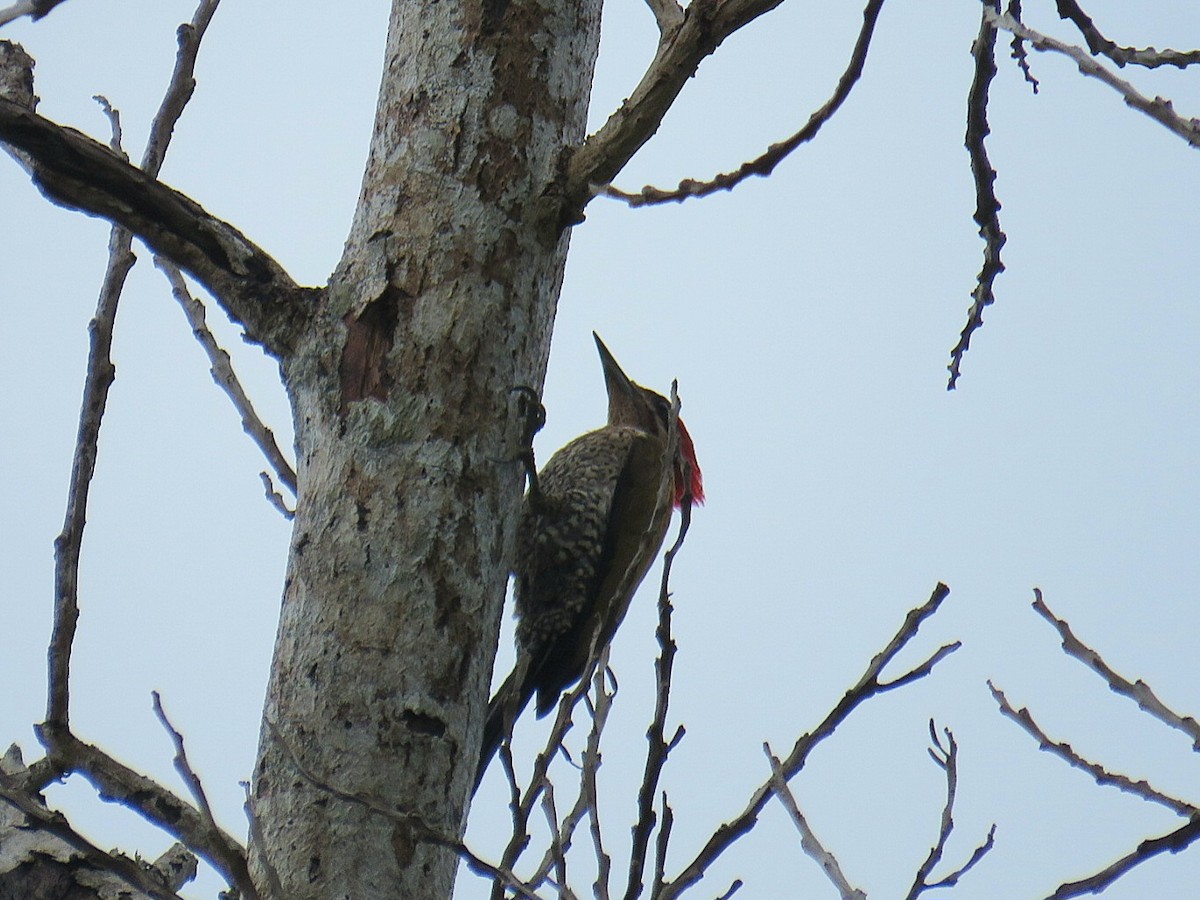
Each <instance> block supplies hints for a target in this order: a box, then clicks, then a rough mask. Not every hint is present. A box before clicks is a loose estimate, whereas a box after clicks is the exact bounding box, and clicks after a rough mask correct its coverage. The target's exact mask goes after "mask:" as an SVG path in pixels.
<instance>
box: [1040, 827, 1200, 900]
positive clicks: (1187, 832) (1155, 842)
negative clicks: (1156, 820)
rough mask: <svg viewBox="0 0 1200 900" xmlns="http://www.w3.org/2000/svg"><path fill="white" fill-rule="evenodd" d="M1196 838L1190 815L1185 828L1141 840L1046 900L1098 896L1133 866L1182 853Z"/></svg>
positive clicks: (1198, 831)
mask: <svg viewBox="0 0 1200 900" xmlns="http://www.w3.org/2000/svg"><path fill="white" fill-rule="evenodd" d="M1197 838H1200V816H1193V817H1192V818H1191V820H1189V821H1188V823H1187V824H1186V825H1183V826H1182V827H1180V828H1177V829H1175V830H1174V831H1172V832H1171V833H1170V834H1164V835H1163V836H1162V837H1157V838H1148V839H1147V840H1144V841H1142V842H1141V843H1140V844H1138V845H1137V847H1136V848H1135V849H1134V850H1133V851H1132V852H1131V853H1128V854H1126V855H1125V856H1123V857H1121V858H1120V859H1118V860H1117V861H1116V862H1114V863H1113V864H1112V865H1109V866H1106V867H1105V868H1103V869H1101V870H1100V871H1099V872H1097V873H1096V874H1095V875H1092V876H1090V877H1088V878H1084V879H1082V880H1080V881H1072V882H1069V883H1067V884H1064V885H1060V886H1059V888H1058V890H1056V891H1055V892H1054V893H1053V894H1051V895H1050V896H1049V897H1048V898H1047V900H1067V898H1068V897H1080V896H1082V895H1084V894H1099V893H1100V892H1101V891H1103V890H1104V889H1105V888H1107V887H1108V886H1109V885H1110V884H1112V883H1113V882H1114V881H1116V880H1117V879H1118V878H1120V877H1121V876H1122V875H1124V874H1125V873H1126V872H1128V871H1129V870H1130V869H1132V868H1133V867H1134V866H1138V865H1141V864H1142V863H1144V862H1145V861H1146V860H1148V859H1153V858H1154V857H1155V856H1158V854H1160V853H1166V852H1169V853H1178V852H1179V851H1180V850H1186V849H1187V848H1188V847H1190V846H1191V845H1192V843H1193V842H1194V841H1195V840H1196V839H1197Z"/></svg>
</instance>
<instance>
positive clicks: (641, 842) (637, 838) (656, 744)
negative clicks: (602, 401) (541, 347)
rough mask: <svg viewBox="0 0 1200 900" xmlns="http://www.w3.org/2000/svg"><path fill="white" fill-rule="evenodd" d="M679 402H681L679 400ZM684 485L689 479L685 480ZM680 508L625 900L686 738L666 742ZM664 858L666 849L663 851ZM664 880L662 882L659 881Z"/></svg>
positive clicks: (641, 868) (667, 559)
mask: <svg viewBox="0 0 1200 900" xmlns="http://www.w3.org/2000/svg"><path fill="white" fill-rule="evenodd" d="M675 399H676V400H678V398H677V397H676V398H675ZM673 409H674V411H675V420H677V419H678V403H676V404H674V405H673ZM683 481H684V484H685V485H686V484H687V483H688V479H687V478H684V479H683ZM683 500H684V502H683V503H682V505H681V506H680V508H679V512H680V518H679V534H678V536H677V537H676V538H675V543H674V544H673V545H672V547H671V549H669V550H668V551H667V552H666V555H665V556H664V558H663V573H662V580H661V582H660V583H659V590H658V627H657V628H656V630H655V638H656V639H657V641H658V647H659V653H658V658H657V659H656V660H655V661H654V676H655V685H656V690H655V700H654V716H653V718H652V719H651V721H650V726H649V727H648V728H647V729H646V741H647V744H648V746H647V748H646V764H645V767H644V768H643V771H642V782H641V785H640V786H639V787H638V798H637V808H638V817H637V821H636V822H635V823H634V826H633V840H632V842H631V846H630V854H629V880H628V882H627V884H626V888H625V900H634V898H635V897H637V896H638V895H639V894H640V893H641V891H642V876H643V873H644V872H645V867H646V853H647V849H648V847H649V844H650V836H651V834H652V832H653V830H654V825H655V814H654V798H655V797H656V796H657V795H658V785H659V781H660V780H661V778H662V770H663V767H664V766H665V765H666V762H667V755H668V754H669V753H670V751H671V749H672V748H673V747H674V746H675V745H676V744H677V743H678V741H679V740H680V739H681V738H682V734H677V736H676V737H675V738H672V740H671V741H670V742H668V741H667V739H666V724H667V710H668V707H669V705H670V702H671V675H672V672H673V671H674V667H675V652H676V650H677V649H678V648H677V646H676V644H675V639H674V637H672V635H671V613H672V611H673V607H672V606H671V588H670V580H671V566H672V564H673V563H674V562H675V555H676V554H677V553H678V552H679V550H680V549H681V548H682V547H683V541H684V539H685V538H686V537H687V532H688V527H689V525H690V524H691V512H692V502H691V497H688V496H685V497H684V498H683ZM662 852H663V854H664V855H665V853H666V848H665V847H664V848H663V851H662ZM659 880H661V879H659Z"/></svg>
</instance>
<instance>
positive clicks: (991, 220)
mask: <svg viewBox="0 0 1200 900" xmlns="http://www.w3.org/2000/svg"><path fill="white" fill-rule="evenodd" d="M999 8H1000V0H984V4H983V18H982V20H981V21H980V23H979V34H978V36H977V37H976V38H975V43H974V44H973V45H972V46H971V55H972V56H974V57H975V76H974V78H973V79H972V80H971V90H970V92H969V93H968V95H967V138H966V146H967V153H968V154H969V156H970V159H971V175H972V176H973V177H974V179H975V216H974V218H975V224H977V225H978V226H979V236H980V237H981V238H983V266H982V268H980V270H979V275H978V276H977V277H976V280H975V289H974V290H973V291H972V292H971V306H970V308H969V309H968V310H967V323H966V325H964V326H963V330H962V332H961V334H959V336H958V343H957V344H955V345H954V349H952V350H951V351H950V365H949V367H948V368H949V371H950V380H949V382H948V383H947V385H946V389H947V390H950V391H952V390H954V388H955V385H956V384H957V383H958V377H959V375H960V374H961V368H962V360H963V355H964V354H965V353H966V352H967V350H968V348H969V347H970V346H971V337H972V335H974V334H975V332H976V331H977V330H979V329H980V328H982V327H983V311H984V309H986V308H987V307H988V306H991V305H992V303H994V302H995V300H996V297H995V294H994V293H993V291H992V285H993V283H994V282H995V280H996V276H997V275H999V274H1000V273H1001V272H1003V271H1004V263H1003V262H1001V260H1000V250H1001V249H1002V248H1003V247H1004V242H1005V241H1006V240H1007V238H1006V237H1005V234H1004V232H1003V231H1002V230H1001V228H1000V201H999V200H997V199H996V170H995V169H994V168H992V164H991V161H990V160H989V159H988V154H987V147H986V146H984V139H985V138H986V137H987V136H988V134H990V133H991V128H990V127H989V126H988V89H989V87H990V86H991V83H992V79H993V78H994V77H995V76H996V25H995V20H994V14H995V12H996V11H997V10H999Z"/></svg>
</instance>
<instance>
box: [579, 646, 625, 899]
mask: <svg viewBox="0 0 1200 900" xmlns="http://www.w3.org/2000/svg"><path fill="white" fill-rule="evenodd" d="M605 656H606V659H605V665H604V667H603V668H600V667H599V666H597V667H596V676H595V678H593V680H592V684H593V693H594V694H595V697H596V702H595V703H594V704H593V705H592V728H591V731H590V732H589V734H588V740H587V746H586V747H585V748H584V751H583V771H582V772H580V776H579V779H580V793H581V794H582V795H583V797H584V798H585V805H586V807H587V818H588V832H589V834H591V836H592V850H593V851H594V852H595V855H596V880H595V882H594V886H593V895H594V896H595V898H596V900H609V876H610V874H611V872H612V857H611V856H610V855H609V854H608V851H606V850H605V849H604V837H603V835H602V834H601V833H600V791H599V787H598V785H597V784H596V774H597V772H599V770H600V763H601V757H600V737H601V735H602V734H603V732H604V726H605V724H606V723H607V722H608V713H609V711H610V710H611V709H612V702H613V697H615V696H616V680H615V679H612V680H611V682H610V680H609V678H608V674H609V671H610V670H609V668H608V665H607V653H606V654H605ZM609 683H611V685H612V686H611V688H610V687H609V686H608V685H609Z"/></svg>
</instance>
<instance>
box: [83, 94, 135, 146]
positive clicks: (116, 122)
mask: <svg viewBox="0 0 1200 900" xmlns="http://www.w3.org/2000/svg"><path fill="white" fill-rule="evenodd" d="M92 99H93V100H95V101H96V102H97V103H99V104H100V108H101V109H102V110H104V115H105V116H106V117H107V118H108V126H109V129H110V130H111V132H112V137H110V138H109V141H108V146H109V147H111V148H112V151H113V152H114V153H117V154H120V156H121V158H122V159H129V156H128V154H126V153H125V148H124V147H122V146H121V113H120V111H119V110H118V109H117V108H116V107H114V106H113V105H112V104H111V103H109V102H108V98H107V97H105V96H104V95H103V94H96V95H95V96H93V97H92Z"/></svg>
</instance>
